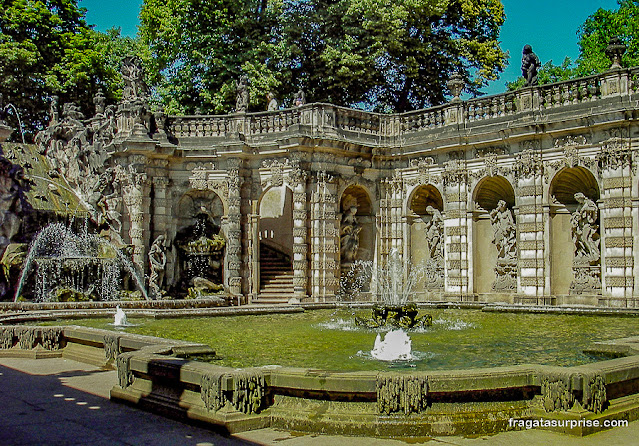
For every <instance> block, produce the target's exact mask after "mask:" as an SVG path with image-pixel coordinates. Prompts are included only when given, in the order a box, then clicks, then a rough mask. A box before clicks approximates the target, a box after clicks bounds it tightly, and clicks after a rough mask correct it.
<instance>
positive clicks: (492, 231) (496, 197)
mask: <svg viewBox="0 0 639 446" xmlns="http://www.w3.org/2000/svg"><path fill="white" fill-rule="evenodd" d="M473 201H474V211H473V228H472V239H473V262H472V266H473V289H474V292H475V293H514V292H516V291H517V246H516V242H517V230H516V223H515V216H514V214H513V212H512V209H513V207H514V205H515V191H514V190H513V187H512V185H511V184H510V182H509V181H508V180H507V179H506V178H504V177H502V176H494V177H487V178H484V179H483V180H482V181H480V182H479V184H478V185H477V187H476V188H475V193H474V197H473Z"/></svg>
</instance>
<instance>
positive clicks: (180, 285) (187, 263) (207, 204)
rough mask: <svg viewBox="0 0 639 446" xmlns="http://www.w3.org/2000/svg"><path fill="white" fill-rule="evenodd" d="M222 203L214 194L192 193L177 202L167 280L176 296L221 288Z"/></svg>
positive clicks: (222, 259)
mask: <svg viewBox="0 0 639 446" xmlns="http://www.w3.org/2000/svg"><path fill="white" fill-rule="evenodd" d="M224 214H225V212H224V204H223V202H222V200H221V199H220V197H219V196H218V195H217V194H216V193H215V192H213V191H199V190H193V191H190V192H188V193H187V194H185V195H184V196H182V198H181V199H180V200H179V201H178V203H177V212H176V213H175V214H174V215H175V220H174V225H175V236H174V237H173V243H172V245H171V253H170V255H169V256H168V257H169V259H168V262H167V263H170V264H174V265H175V268H167V272H174V273H173V276H172V277H167V280H168V281H169V283H172V287H171V288H172V290H173V292H174V293H175V294H177V295H181V296H183V295H185V294H187V293H191V294H193V293H195V295H203V294H213V293H216V292H218V291H222V290H223V289H224V283H225V278H224V270H225V268H224V264H225V252H226V249H225V247H226V239H225V237H224V234H223V232H222V230H221V226H222V217H223V216H224Z"/></svg>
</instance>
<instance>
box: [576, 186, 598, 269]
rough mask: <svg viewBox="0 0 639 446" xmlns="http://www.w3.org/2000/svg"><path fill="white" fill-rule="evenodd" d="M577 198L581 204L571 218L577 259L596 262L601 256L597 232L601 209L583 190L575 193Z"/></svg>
mask: <svg viewBox="0 0 639 446" xmlns="http://www.w3.org/2000/svg"><path fill="white" fill-rule="evenodd" d="M575 200H577V203H579V205H578V206H577V210H576V211H575V212H574V213H573V214H572V217H571V219H570V223H571V226H572V241H573V243H574V244H575V261H577V262H579V261H587V262H591V263H592V262H596V261H598V260H599V258H600V256H601V252H600V250H599V243H600V241H601V240H600V238H599V234H598V233H597V231H598V229H599V225H597V217H598V214H599V209H598V208H597V205H596V204H595V202H594V201H592V200H591V199H590V198H588V197H586V196H585V195H584V194H583V193H581V192H577V193H576V194H575Z"/></svg>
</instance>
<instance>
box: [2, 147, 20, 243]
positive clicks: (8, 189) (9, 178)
mask: <svg viewBox="0 0 639 446" xmlns="http://www.w3.org/2000/svg"><path fill="white" fill-rule="evenodd" d="M23 183H24V171H23V170H22V168H21V167H20V166H17V165H14V164H12V163H11V162H10V161H9V160H7V159H6V158H4V156H1V157H0V249H2V248H4V247H6V246H7V245H9V243H11V241H12V238H13V237H14V236H15V235H17V234H18V232H19V231H20V226H21V224H22V218H21V217H22V210H23V201H24V190H25V187H24V185H23Z"/></svg>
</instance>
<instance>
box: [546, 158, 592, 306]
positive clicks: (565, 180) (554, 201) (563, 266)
mask: <svg viewBox="0 0 639 446" xmlns="http://www.w3.org/2000/svg"><path fill="white" fill-rule="evenodd" d="M549 195H550V247H549V252H550V292H551V294H554V295H565V294H582V293H585V294H599V293H600V292H601V254H600V251H599V240H600V232H599V210H598V206H597V201H598V200H599V197H600V192H599V185H598V184H597V179H596V178H595V176H594V175H593V174H592V173H591V172H590V171H589V170H588V169H586V168H584V167H570V168H565V169H563V170H562V171H560V172H559V173H557V175H555V178H553V181H552V183H551V184H550V190H549Z"/></svg>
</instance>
